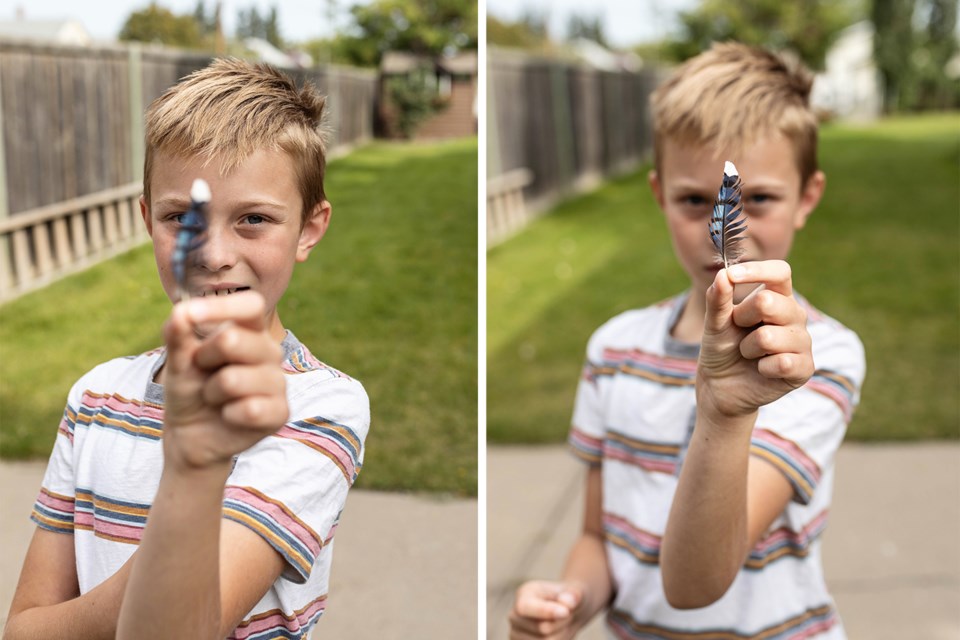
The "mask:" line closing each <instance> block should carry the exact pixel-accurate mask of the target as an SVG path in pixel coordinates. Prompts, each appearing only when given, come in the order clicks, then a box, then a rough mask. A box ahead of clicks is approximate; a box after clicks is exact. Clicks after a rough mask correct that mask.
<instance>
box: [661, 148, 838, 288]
mask: <svg viewBox="0 0 960 640" xmlns="http://www.w3.org/2000/svg"><path fill="white" fill-rule="evenodd" d="M724 160H731V161H732V162H733V163H734V164H735V165H736V166H737V171H738V172H739V173H740V178H741V179H742V180H743V209H744V212H745V213H746V216H747V234H746V235H747V238H746V239H745V240H744V242H743V245H742V246H743V248H744V252H743V257H742V258H741V260H740V261H741V262H747V261H750V260H785V259H786V258H787V255H788V254H789V253H790V246H791V244H792V243H793V235H794V233H796V231H797V229H800V228H801V227H803V225H804V224H805V223H806V220H807V216H808V215H810V212H811V211H813V208H814V207H815V206H816V205H817V202H819V200H820V196H821V195H822V194H823V188H824V184H825V179H824V176H823V173H822V172H820V171H818V172H816V173H815V174H814V175H813V176H811V177H810V179H809V180H808V181H807V184H806V185H801V184H800V170H799V169H798V168H797V164H796V159H795V157H794V153H793V145H792V144H791V143H790V141H789V140H787V139H786V138H784V137H782V136H781V135H779V134H777V135H776V136H774V137H770V138H766V139H762V140H760V141H758V142H756V143H754V144H752V145H750V146H747V147H745V148H744V150H743V152H742V153H740V154H739V155H738V156H734V157H730V156H716V155H714V153H713V152H712V151H711V150H709V149H708V148H706V147H701V146H690V145H680V144H678V143H676V142H674V141H672V140H670V139H667V140H664V144H663V145H662V148H661V157H660V171H659V173H658V172H656V171H651V172H650V186H651V188H652V189H653V193H654V196H655V197H656V199H657V203H658V204H659V205H660V208H661V209H662V210H663V212H664V215H665V217H666V220H667V226H668V228H669V230H670V236H671V238H672V239H673V246H674V250H675V252H676V254H677V257H678V258H679V260H680V263H681V264H682V265H683V268H684V270H685V271H686V272H687V274H688V275H689V276H690V280H691V283H692V285H693V288H694V290H695V291H697V292H700V293H702V292H704V291H706V290H707V287H709V286H710V285H711V284H712V283H713V279H714V277H715V276H716V274H717V271H718V270H719V269H720V268H721V267H722V266H723V265H722V264H719V263H718V262H717V259H716V253H715V250H714V246H713V242H712V241H711V240H710V234H709V233H708V231H707V223H708V221H709V219H710V214H711V212H712V211H713V203H714V200H716V197H717V191H719V189H720V183H721V181H722V179H723V163H724ZM742 293H745V292H740V291H738V296H737V297H741V294H742Z"/></svg>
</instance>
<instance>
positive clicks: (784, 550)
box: [569, 294, 865, 640]
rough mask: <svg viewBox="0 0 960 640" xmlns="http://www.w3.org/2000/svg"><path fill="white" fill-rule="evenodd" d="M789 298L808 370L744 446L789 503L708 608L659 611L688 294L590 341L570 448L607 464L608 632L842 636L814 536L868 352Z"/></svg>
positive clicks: (688, 414) (683, 427)
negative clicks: (805, 340) (677, 327)
mask: <svg viewBox="0 0 960 640" xmlns="http://www.w3.org/2000/svg"><path fill="white" fill-rule="evenodd" d="M797 300H798V301H799V302H800V304H801V305H802V306H804V308H805V309H806V311H807V313H808V322H807V329H808V331H809V333H810V336H811V337H812V339H813V360H814V365H815V367H816V372H815V373H814V376H813V378H812V379H811V380H810V381H809V382H808V383H807V384H806V385H805V386H803V387H801V388H799V389H797V390H795V391H793V392H791V393H789V394H787V395H786V396H784V397H782V398H781V399H779V400H777V401H776V402H773V403H771V404H769V405H767V406H764V407H762V408H761V409H760V411H759V415H758V418H757V423H756V427H755V429H754V432H753V437H752V441H751V448H750V453H751V454H752V455H756V456H760V457H762V458H764V459H765V460H767V461H769V462H770V463H772V464H773V465H774V466H775V467H776V468H777V469H778V470H780V471H781V472H782V473H783V474H784V476H785V477H786V478H787V479H788V480H789V481H790V483H791V484H792V485H793V488H794V496H793V500H792V501H791V502H790V503H789V504H788V506H787V508H786V509H785V510H784V512H783V513H782V514H781V515H780V516H779V517H778V518H777V519H776V520H775V521H774V522H773V524H772V526H771V527H770V530H769V531H768V532H767V533H766V535H764V537H763V538H761V540H760V541H759V543H758V544H757V545H756V547H754V549H753V550H752V551H751V552H750V555H749V557H748V558H747V561H746V563H745V565H744V567H743V568H742V569H741V570H740V572H739V574H738V575H737V577H736V579H735V581H734V582H733V585H732V586H731V587H730V589H729V590H728V591H727V593H726V594H725V595H724V596H723V597H722V598H721V599H720V600H718V601H717V602H715V603H714V604H712V605H710V606H709V607H705V608H702V609H695V610H686V611H684V610H678V609H674V608H672V607H671V606H670V605H669V604H667V601H666V597H665V596H664V594H663V587H662V583H661V577H660V565H659V555H660V543H661V540H662V536H663V533H664V530H665V528H666V523H667V516H668V515H669V512H670V505H671V503H672V502H673V496H674V492H675V491H676V488H677V480H678V477H679V473H680V468H681V466H682V464H683V459H684V454H685V452H686V448H687V445H688V444H689V442H690V436H691V435H692V432H693V427H694V421H695V410H696V407H695V388H694V377H695V374H696V368H697V356H698V353H699V345H695V344H685V343H679V342H677V341H676V340H674V339H673V338H671V336H670V330H671V329H672V327H673V325H674V323H675V322H676V320H677V318H678V317H679V314H680V312H681V311H682V309H683V305H684V303H685V301H686V294H683V295H680V296H678V297H676V298H672V299H670V300H667V301H665V302H663V303H660V304H658V305H654V306H651V307H647V308H645V309H640V310H634V311H627V312H625V313H622V314H620V315H618V316H616V317H615V318H613V319H612V320H610V321H608V322H607V323H606V324H604V325H603V326H602V327H600V328H599V329H598V330H597V331H596V332H595V333H594V334H593V336H592V337H591V339H590V342H589V344H588V346H587V360H586V364H585V366H584V370H583V376H582V378H581V380H580V384H579V387H578V390H577V399H576V405H575V408H574V413H573V427H572V429H571V432H570V438H569V442H570V445H571V447H572V449H573V451H574V453H575V454H576V455H577V456H578V457H580V458H582V459H583V460H585V461H587V462H588V463H590V464H602V478H603V528H604V534H605V538H606V548H607V561H608V564H609V566H610V570H611V573H612V576H613V581H614V584H615V586H616V595H615V598H614V601H613V603H612V605H611V607H610V610H609V612H608V614H607V627H608V629H609V631H610V632H611V633H612V634H613V635H614V636H615V637H619V638H643V639H645V640H646V639H651V638H670V639H671V640H678V639H684V638H691V639H692V638H704V637H707V636H705V635H703V634H704V633H706V632H708V631H709V632H711V633H715V634H717V635H710V636H709V637H717V638H720V637H723V638H741V637H743V638H752V637H757V636H759V637H763V638H778V639H779V638H791V639H798V638H811V637H817V638H823V639H826V638H830V639H838V638H845V634H844V632H843V627H842V625H841V623H840V619H839V617H838V615H837V612H836V610H835V608H834V605H833V600H832V599H831V597H830V595H829V593H827V588H826V584H825V582H824V578H823V569H822V566H821V561H820V535H821V534H822V533H823V530H824V527H825V526H826V522H827V513H828V511H829V507H830V500H831V494H832V490H833V478H834V455H835V454H836V451H837V448H838V447H839V446H840V443H841V441H842V440H843V436H844V432H845V430H846V426H847V423H848V422H849V420H850V416H851V413H852V411H853V408H854V407H855V406H856V404H857V402H858V400H859V389H860V386H861V384H862V382H863V377H864V371H865V364H864V355H863V346H862V345H861V343H860V340H859V339H858V338H857V336H856V334H855V333H853V332H852V331H850V330H849V329H846V328H845V327H843V326H841V325H840V324H839V323H837V322H836V321H834V320H832V319H830V318H828V317H827V316H825V315H823V314H821V313H820V312H818V311H816V310H815V309H813V308H812V307H811V306H810V305H809V304H808V303H807V302H806V301H805V300H803V299H802V298H801V297H800V296H797ZM703 535H705V536H709V535H710V532H709V531H704V532H703ZM725 634H726V635H725Z"/></svg>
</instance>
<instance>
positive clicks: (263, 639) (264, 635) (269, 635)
mask: <svg viewBox="0 0 960 640" xmlns="http://www.w3.org/2000/svg"><path fill="white" fill-rule="evenodd" d="M323 612H324V609H320V610H319V611H318V612H317V613H316V614H314V616H313V617H312V618H310V620H308V621H307V624H305V625H303V626H302V627H300V631H299V632H293V631H290V630H289V629H287V628H286V627H273V628H272V629H264V630H263V631H261V632H260V633H258V634H256V635H252V636H247V639H248V640H272V639H273V638H287V639H288V640H303V638H306V637H307V635H308V634H309V633H310V629H311V628H312V627H313V625H315V624H317V621H318V620H319V619H320V616H322V615H323Z"/></svg>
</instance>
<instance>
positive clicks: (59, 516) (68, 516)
mask: <svg viewBox="0 0 960 640" xmlns="http://www.w3.org/2000/svg"><path fill="white" fill-rule="evenodd" d="M33 510H34V511H36V512H37V513H39V514H40V515H42V516H44V517H47V518H50V519H51V520H59V521H60V522H69V523H71V524H72V523H73V514H72V513H64V512H62V511H51V510H50V509H48V508H47V507H45V506H43V505H42V504H40V503H39V502H37V503H35V504H34V505H33Z"/></svg>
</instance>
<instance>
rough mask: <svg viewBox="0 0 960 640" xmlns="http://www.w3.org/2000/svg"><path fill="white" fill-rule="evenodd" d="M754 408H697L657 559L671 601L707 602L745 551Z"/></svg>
mask: <svg viewBox="0 0 960 640" xmlns="http://www.w3.org/2000/svg"><path fill="white" fill-rule="evenodd" d="M755 421H756V413H752V414H749V415H747V416H744V417H737V418H711V417H708V416H704V415H703V414H702V413H701V414H699V415H698V417H697V424H696V428H695V429H694V432H693V437H692V438H691V441H690V447H689V449H688V451H687V455H686V459H685V460H684V463H683V470H682V471H681V474H680V480H679V484H678V486H677V492H676V495H675V496H674V500H673V505H672V507H671V509H670V517H669V520H668V522H667V527H666V531H665V533H664V537H663V543H662V546H661V549H660V564H661V572H662V577H663V586H664V591H665V593H666V596H667V600H668V601H669V602H670V604H671V605H672V606H674V607H677V608H682V609H689V608H697V607H703V606H707V605H709V604H711V603H713V602H714V601H716V600H718V599H719V598H720V597H721V596H722V595H723V594H724V593H725V592H726V590H727V589H728V588H729V586H730V584H731V583H732V582H733V579H734V578H735V577H736V575H737V572H738V571H739V570H740V567H741V566H742V564H743V561H744V557H745V554H746V552H747V540H748V534H747V467H748V462H749V455H750V454H749V447H750V434H751V432H752V429H753V424H754V422H755Z"/></svg>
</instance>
